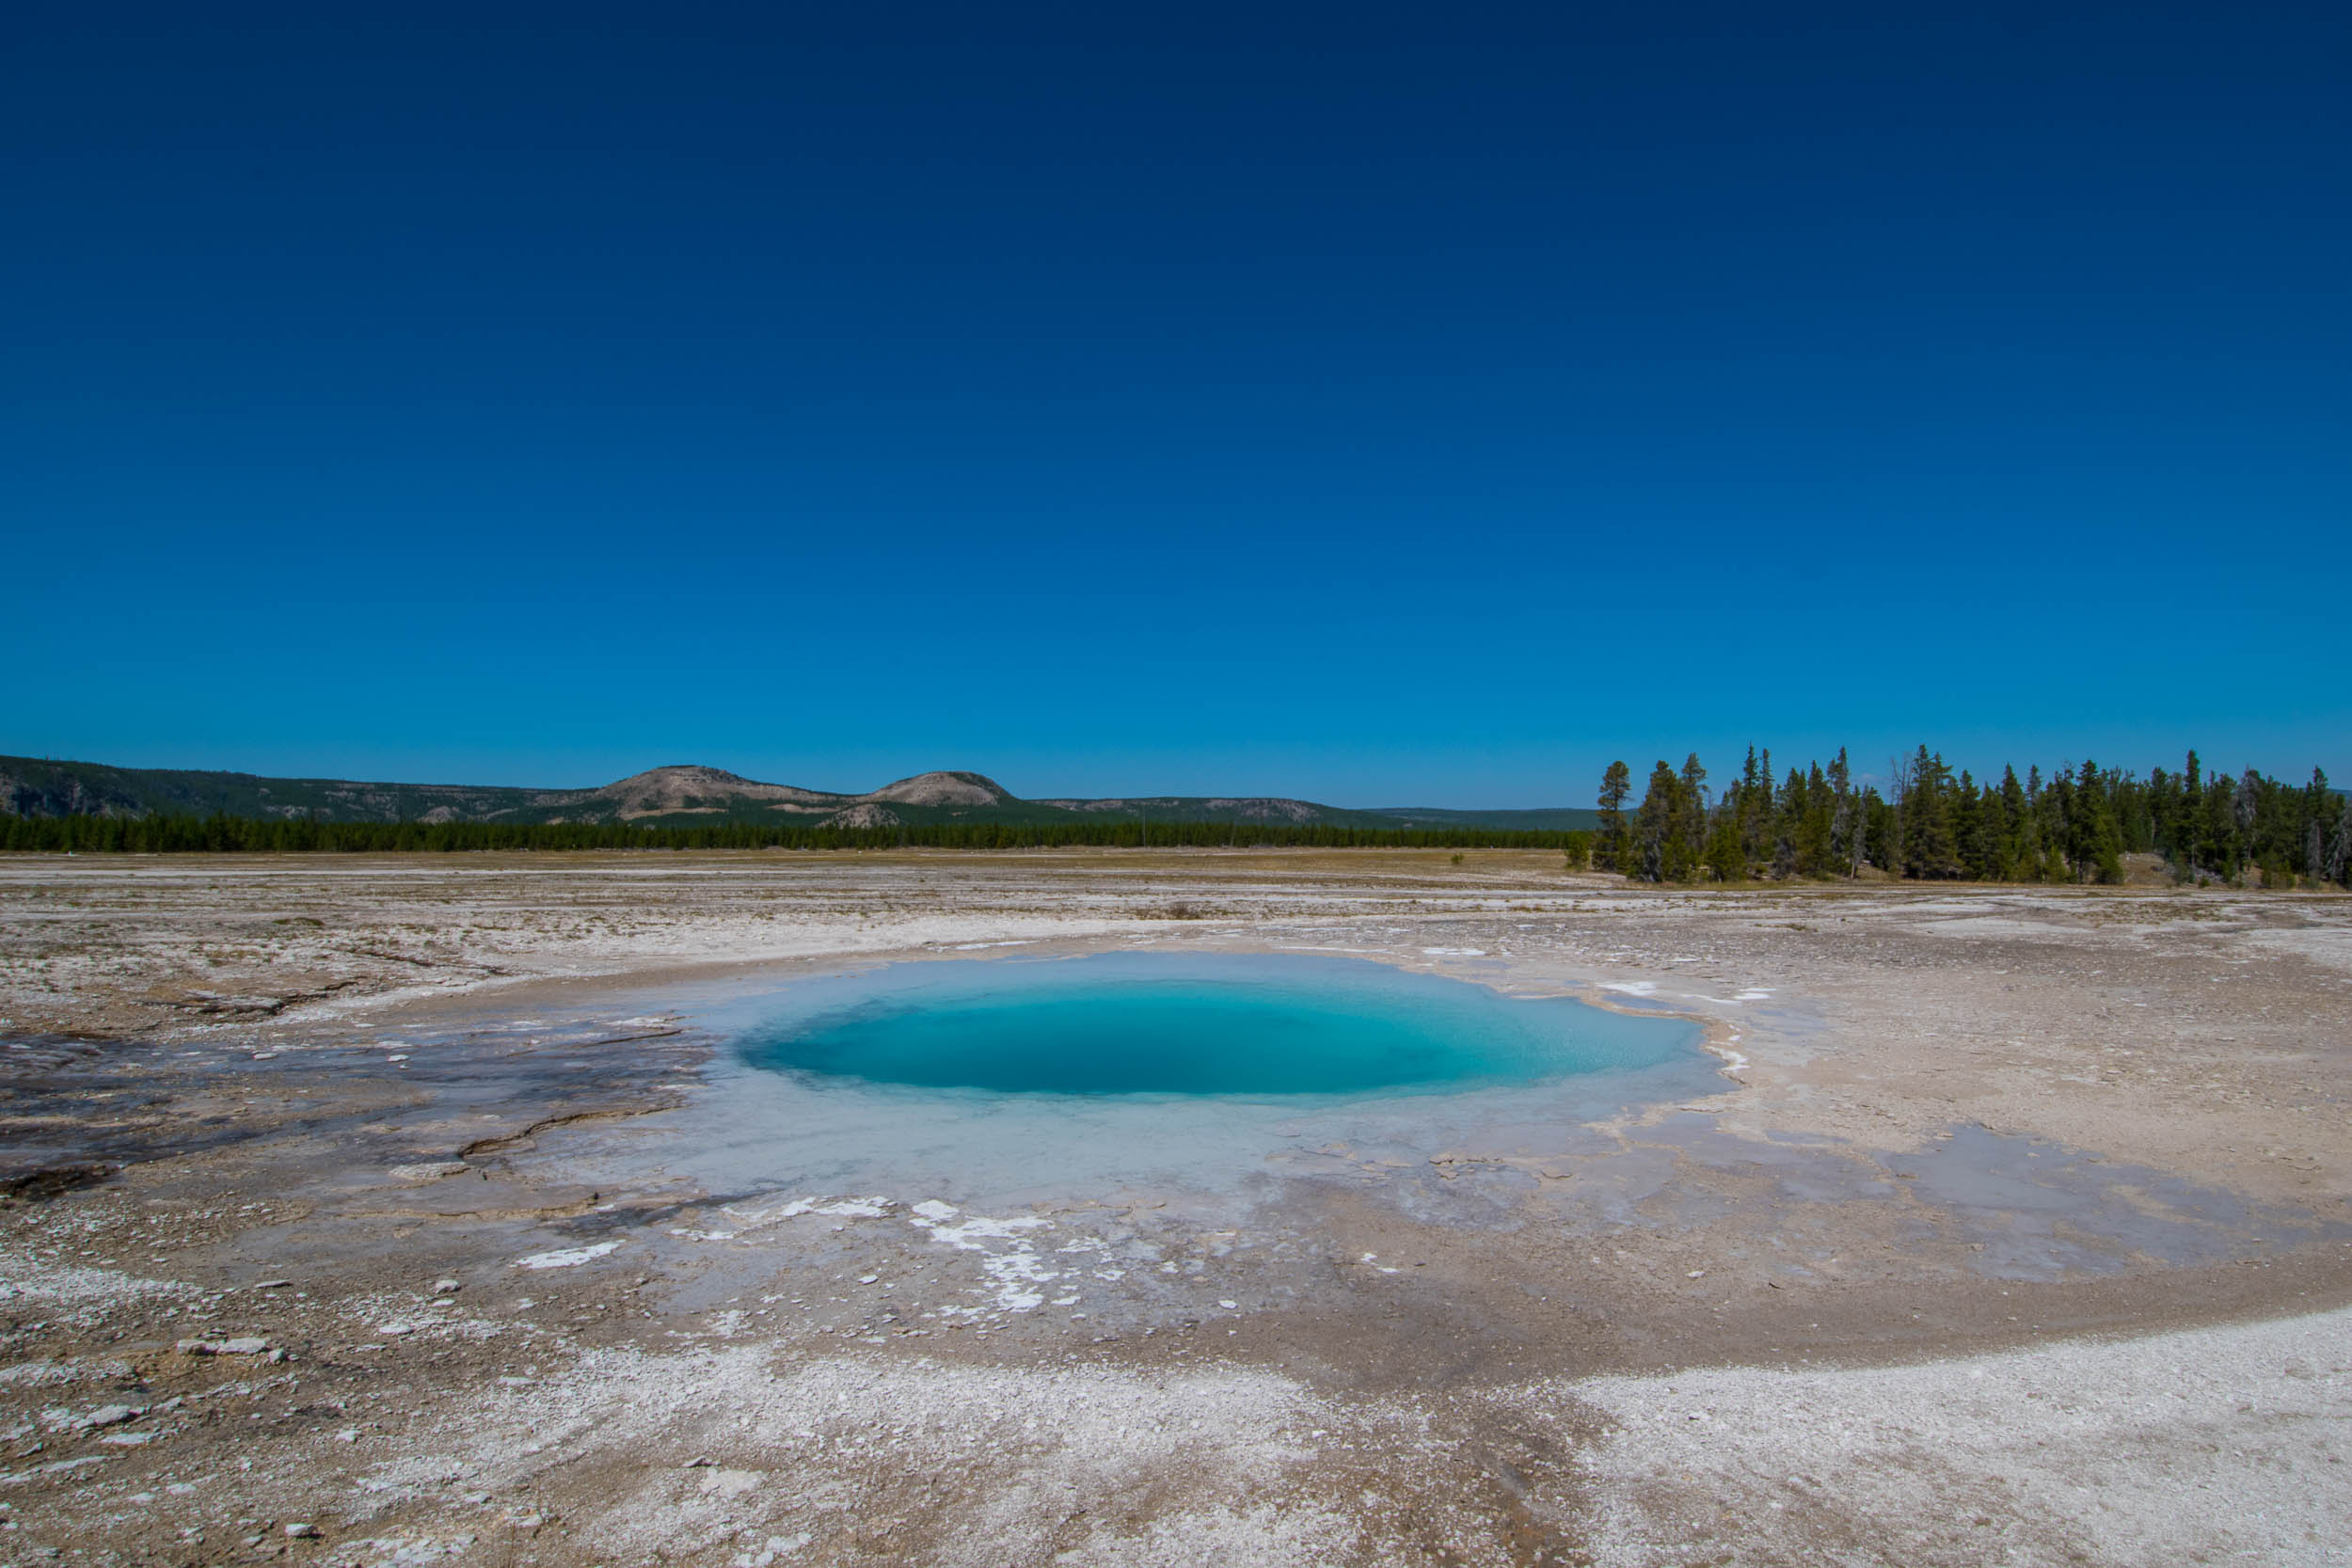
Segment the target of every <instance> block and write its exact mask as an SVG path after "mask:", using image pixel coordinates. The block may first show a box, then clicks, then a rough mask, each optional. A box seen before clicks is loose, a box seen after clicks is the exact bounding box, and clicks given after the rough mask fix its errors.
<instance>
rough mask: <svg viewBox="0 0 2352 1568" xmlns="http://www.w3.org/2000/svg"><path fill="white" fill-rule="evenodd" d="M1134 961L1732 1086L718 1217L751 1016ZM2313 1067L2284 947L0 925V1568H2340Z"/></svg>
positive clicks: (2312, 1018) (909, 888)
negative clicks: (989, 968)
mask: <svg viewBox="0 0 2352 1568" xmlns="http://www.w3.org/2000/svg"><path fill="white" fill-rule="evenodd" d="M1128 948H1157V949H1169V950H1216V951H1230V952H1260V951H1279V952H1308V953H1339V954H1347V955H1351V956H1356V957H1361V958H1373V959H1375V960H1377V961H1381V962H1387V963H1392V964H1397V965H1402V966H1406V967H1409V968H1413V969H1418V970H1423V971H1428V972H1432V973H1438V974H1449V975H1454V976H1457V977H1460V978H1463V979H1468V980H1473V981H1478V982H1481V983H1484V984H1487V985H1491V986H1495V987H1498V988H1500V989H1502V990H1510V991H1515V992H1520V993H1526V994H1574V995H1579V996H1581V997H1584V998H1586V999H1588V1000H1591V1001H1594V1002H1597V1003H1599V1004H1601V1005H1604V1006H1613V1007H1618V1008H1623V1009H1629V1010H1646V1011H1662V1012H1668V1013H1673V1014H1676V1015H1679V1016H1685V1017H1688V1018H1691V1019H1693V1020H1696V1021H1698V1022H1699V1023H1700V1024H1701V1025H1702V1026H1703V1027H1704V1029H1705V1031H1706V1041H1707V1048H1708V1052H1709V1053H1711V1054H1712V1057H1713V1060H1714V1062H1715V1064H1718V1065H1715V1066H1712V1067H1709V1066H1707V1065H1706V1064H1703V1063H1702V1064H1700V1065H1699V1067H1698V1068H1697V1069H1695V1070H1694V1073H1693V1075H1692V1078H1691V1079H1690V1080H1689V1082H1688V1083H1687V1084H1686V1085H1684V1086H1683V1087H1682V1088H1681V1089H1680V1091H1679V1092H1677V1094H1675V1095H1674V1096H1673V1097H1671V1098H1670V1099H1667V1100H1662V1101H1649V1102H1636V1103H1626V1104H1622V1105H1617V1106H1613V1107H1610V1108H1607V1109H1606V1110H1605V1111H1602V1112H1597V1113H1596V1114H1593V1115H1591V1116H1588V1117H1558V1116H1547V1115H1539V1114H1536V1113H1535V1112H1534V1111H1533V1110H1530V1111H1528V1112H1527V1113H1525V1114H1517V1113H1513V1112H1510V1111H1508V1110H1504V1111H1501V1112H1498V1111H1496V1110H1495V1109H1494V1108H1493V1107H1492V1106H1491V1105H1487V1106H1486V1108H1485V1109H1482V1110H1481V1111H1480V1112H1479V1113H1478V1114H1477V1115H1475V1116H1464V1117H1453V1118H1451V1119H1448V1118H1446V1117H1437V1116H1430V1117H1422V1118H1421V1119H1419V1120H1414V1119H1411V1118H1405V1119H1391V1120H1389V1121H1384V1122H1379V1123H1377V1124H1376V1125H1375V1124H1373V1123H1369V1122H1368V1123H1366V1124H1365V1126H1364V1128H1363V1129H1362V1131H1361V1132H1360V1133H1359V1134H1351V1135H1348V1136H1333V1135H1330V1130H1329V1128H1328V1127H1327V1126H1323V1125H1321V1124H1311V1123H1310V1122H1308V1121H1305V1120H1302V1121H1301V1122H1300V1123H1299V1124H1298V1125H1297V1127H1295V1128H1294V1129H1290V1130H1289V1131H1287V1132H1283V1133H1282V1134H1281V1135H1280V1136H1279V1137H1274V1138H1272V1139H1271V1141H1270V1142H1269V1143H1268V1146H1267V1147H1266V1148H1263V1149H1260V1150H1257V1151H1256V1152H1254V1153H1253V1154H1252V1155H1251V1157H1250V1159H1249V1160H1248V1168H1247V1169H1242V1168H1235V1169H1233V1170H1232V1171H1230V1172H1228V1173H1226V1175H1227V1176H1228V1177H1229V1178H1230V1180H1219V1181H1200V1180H1159V1181H1154V1180H1137V1179H1136V1178H1134V1177H1133V1176H1121V1177H1119V1178H1117V1179H1109V1178H1105V1179H1103V1180H1089V1179H1088V1177H1087V1175H1086V1173H1085V1172H1084V1171H1083V1170H1082V1169H1077V1168H1075V1167H1073V1166H1072V1165H1071V1164H1069V1163H1068V1162H1067V1161H1057V1160H1052V1159H1046V1158H1043V1157H1042V1153H1043V1151H1041V1158H1040V1159H1039V1160H1038V1161H1037V1162H1036V1163H1035V1166H1034V1168H1033V1169H1032V1170H1030V1171H1029V1172H1028V1173H1027V1174H1025V1176H1023V1177H1021V1178H1020V1179H1019V1180H1005V1179H1002V1178H994V1179H991V1180H988V1181H981V1180H978V1179H977V1178H974V1179H973V1180H968V1181H964V1182H962V1183H961V1184H959V1182H958V1180H957V1178H956V1176H955V1174H954V1172H953V1171H951V1170H946V1169H943V1170H942V1171H940V1172H939V1173H937V1175H936V1179H935V1180H933V1179H930V1178H927V1179H926V1184H923V1185H919V1186H908V1187H902V1188H900V1189H898V1190H891V1191H880V1190H876V1188H875V1187H874V1186H873V1185H871V1184H870V1183H869V1184H865V1185H858V1184H854V1183H853V1182H852V1181H851V1177H852V1176H853V1175H854V1174H855V1172H853V1171H852V1170H850V1168H849V1167H848V1166H846V1165H845V1166H844V1167H843V1174H842V1178H841V1180H840V1182H839V1183H836V1184H829V1183H827V1182H826V1181H823V1180H818V1179H816V1178H814V1177H811V1176H809V1175H808V1174H807V1173H806V1171H805V1170H803V1169H801V1168H800V1167H794V1168H795V1169H796V1171H797V1172H798V1173H799V1174H798V1175H797V1176H796V1180H793V1181H792V1182H789V1183H779V1182H775V1181H768V1180H760V1179H759V1177H758V1172H759V1169H760V1168H761V1167H760V1166H759V1164H758V1160H757V1156H758V1153H759V1151H758V1149H757V1148H753V1150H752V1152H751V1153H750V1154H748V1155H747V1154H745V1153H744V1152H743V1146H742V1133H741V1128H740V1125H739V1124H740V1122H741V1120H742V1117H743V1116H744V1114H745V1113H744V1110H743V1102H742V1101H741V1098H740V1096H739V1095H737V1094H735V1093H734V1092H733V1091H732V1090H730V1088H729V1084H730V1083H731V1082H736V1081H737V1080H730V1079H729V1077H728V1075H727V1070H728V1063H729V1061H730V1053H729V1049H728V1042H727V1036H726V1032H725V1029H724V1027H723V1024H722V1022H720V1020H721V1019H722V1018H723V1013H724V1008H725V1006H726V1003H727V1001H728V999H729V998H731V997H735V996H738V995H739V994H741V992H742V991H743V990H744V989H745V988H746V987H753V986H761V985H767V986H772V985H775V984H778V983H782V982H785V981H788V980H789V979H791V978H792V977H794V976H796V975H808V974H820V973H828V972H832V971H834V970H837V969H839V968H840V967H842V966H844V965H856V964H863V963H871V962H877V961H882V960H894V961H895V960H917V961H928V960H931V959H937V958H987V957H991V956H1006V955H1016V954H1017V955H1021V956H1033V955H1053V954H1061V953H1081V952H1090V951H1101V950H1111V949H1128ZM2348 1002H2352V900H2348V899H2344V898H2342V897H2337V896H2330V895H2306V894H2283V893H2241V892H2231V891H2222V890H2212V891H2181V890H2172V889H2169V888H2128V889H2118V890H2075V889H2021V888H2006V887H2004V888H1993V887H1973V886H1944V887H1931V888H1922V887H1917V886H1896V885H1890V884H1878V885H1872V886H1837V887H1795V886H1777V887H1770V888H1756V889H1742V890H1736V891H1724V892H1711V893H1710V892H1692V891H1688V890H1671V889H1669V890H1655V889H1641V888H1633V887H1629V886H1627V885H1625V884H1623V883H1622V882H1620V881H1619V880H1618V879H1614V878H1611V877H1603V876H1580V875H1571V874H1568V873H1565V872H1563V871H1562V870H1561V869H1560V868H1559V862H1558V859H1557V857H1556V856H1549V855H1539V854H1534V853H1525V854H1521V853H1511V852H1500V851H1498V852H1482V853H1470V854H1466V855H1464V856H1462V857H1460V858H1459V861H1458V863H1457V862H1456V861H1455V859H1454V858H1453V857H1449V856H1447V855H1445V854H1442V853H1434V852H1433V853H1418V852H1393V853H1391V852H1382V851H1347V852H1339V853H1313V852H1274V851H1259V852H1238V853H1217V852H1209V851H1202V852H1191V853H1184V854H1167V855H1158V854H1151V855H1147V854H1140V853H1136V852H1134V851H1126V852H1116V851H1112V852H1097V853H1074V854H1047V853H1005V854H997V855H988V856H955V855H947V854H926V853H903V854H869V855H815V854H786V853H765V854H762V853H744V854H737V855H707V856H697V855H684V854H668V853H649V854H640V855H613V856H598V855H586V854H581V855H543V856H515V857H499V856H448V857H432V856H424V855H412V856H402V857H387V858H383V859H363V858H356V857H350V858H347V857H326V856H318V857H287V858H277V859H240V858H234V857H191V858H185V859H171V858H164V859H152V858H133V857H124V858H103V859H89V858H82V859H68V858H31V857H24V858H15V859H9V860H5V861H0V1041H4V1042H5V1045H4V1047H0V1085H4V1086H5V1087H4V1092H5V1099H0V1179H5V1180H6V1181H7V1183H8V1197H7V1200H6V1202H5V1205H0V1335H4V1337H5V1338H4V1342H0V1438H4V1439H5V1441H6V1443H7V1449H6V1451H5V1455H0V1563H21V1564H30V1563H36V1562H44V1561H66V1562H74V1563H92V1564H95V1563H133V1562H137V1563H148V1562H159V1563H209V1562H232V1561H258V1560H291V1561H298V1562H306V1563H333V1564H371V1565H373V1564H422V1563H440V1562H448V1563H453V1564H496V1565H501V1568H503V1565H505V1564H509V1563H546V1564H592V1563H593V1564H612V1565H620V1564H644V1563H654V1562H679V1563H707V1564H714V1565H718V1564H727V1565H740V1568H771V1565H775V1564H803V1563H806V1564H818V1563H823V1564H831V1563H861V1564H862V1563H876V1564H879V1563H939V1564H975V1565H979V1564H987V1565H996V1564H1016V1563H1021V1564H1025V1563H1048V1562H1058V1563H1081V1564H1098V1563H1099V1564H1120V1565H1123V1564H1137V1565H1141V1564H1162V1563H1165V1564H1180V1563H1217V1564H1249V1563H1268V1564H1275V1563H1280V1564H1308V1563H1351V1564H1352V1563H1361V1564H1389V1563H1399V1564H1421V1563H1427V1564H1498V1565H1500V1564H1536V1563H1591V1564H1602V1563H1606V1564H1629V1565H1645V1568H1646V1565H1650V1564H1659V1565H1664V1564H1696V1563H1758V1564H1778V1563H1816V1562H1836V1563H1855V1564H1861V1563H1900V1564H1910V1565H1930V1564H1947V1563H1949V1564H1962V1563H1967V1564H1976V1563H1990V1562H2014V1563H2063V1562H2092V1563H2101V1564H2150V1565H2154V1564H2173V1563H2182V1562H2195V1561H2213V1562H2220V1561H2258V1562H2265V1563H2292V1564H2304V1563H2309V1564H2320V1563H2343V1562H2345V1561H2347V1560H2352V1548H2347V1546H2346V1544H2345V1541H2346V1535H2345V1531H2344V1525H2343V1521H2344V1519H2345V1518H2347V1517H2352V1477H2347V1473H2346V1465H2345V1459H2346V1454H2347V1447H2348V1445H2352V1427H2348V1426H2347V1420H2348V1419H2352V1207H2348V1206H2347V1199H2348V1198H2352V1129H2348V1128H2347V1113H2348V1108H2352V1099H2348V1097H2347V1077H2346V1069H2347V1067H2348V1066H2352V1027H2347V1020H2352V1006H2347V1003H2348ZM1482 1103H1484V1102H1482ZM730 1151H731V1152H730ZM786 1152H787V1153H788V1151H786ZM778 1158H779V1159H782V1158H783V1156H782V1155H779V1156H778ZM787 1164H788V1162H787Z"/></svg>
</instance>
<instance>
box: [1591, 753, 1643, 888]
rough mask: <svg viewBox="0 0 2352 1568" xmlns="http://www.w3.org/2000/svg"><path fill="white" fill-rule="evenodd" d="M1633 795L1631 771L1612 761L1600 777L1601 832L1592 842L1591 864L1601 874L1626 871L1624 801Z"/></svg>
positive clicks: (1622, 764) (1627, 869) (1628, 867)
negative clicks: (1595, 866) (1600, 871)
mask: <svg viewBox="0 0 2352 1568" xmlns="http://www.w3.org/2000/svg"><path fill="white" fill-rule="evenodd" d="M1632 793H1633V770H1632V769H1631V768H1628V767H1627V766H1626V765H1625V764H1624V763H1622V762H1613V763H1611V764H1610V765H1609V768H1608V771H1606V772H1604V773H1602V774H1601V776H1600V799H1599V802H1598V803H1599V806H1600V832H1599V835H1598V836H1597V837H1596V838H1595V839H1594V840H1593V863H1594V864H1595V865H1597V866H1598V867H1600V869H1602V870H1603V871H1629V870H1630V869H1631V867H1630V866H1629V865H1628V864H1627V863H1626V826H1625V802H1626V800H1627V798H1628V797H1629V796H1630V795H1631V794H1632Z"/></svg>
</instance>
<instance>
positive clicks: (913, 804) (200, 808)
mask: <svg viewBox="0 0 2352 1568" xmlns="http://www.w3.org/2000/svg"><path fill="white" fill-rule="evenodd" d="M0 812H6V813H8V814H10V815H12V816H212V815H214V814H215V813H216V812H222V813H226V814H228V815H229V816H249V817H262V818H269V817H279V818H286V819H303V818H307V819H311V820H316V821H321V822H510V823H537V822H636V823H642V824H644V825H645V826H648V827H691V826H693V825H696V824H700V823H708V822H713V821H757V822H796V823H804V824H806V825H808V826H812V827H840V828H887V827H893V826H896V825H898V824H900V823H922V822H957V821H963V822H986V821H995V822H1056V821H1086V820H1097V821H1099V820H1101V819H1102V818H1103V817H1104V816H1112V817H1119V818H1137V817H1142V818H1149V819H1151V820H1152V821H1159V822H1228V821H1239V822H1288V823H1330V824H1333V825H1337V826H1346V827H1359V828H1416V827H1425V828H1450V827H1494V828H1589V827H1591V826H1592V825H1593V822H1594V819H1595V814H1594V813H1593V812H1591V811H1589V810H1584V809H1581V808H1576V807H1554V808H1549V809H1543V810H1534V811H1496V812H1478V811H1454V810H1449V809H1445V808H1440V807H1419V806H1415V807H1395V808H1391V809H1385V810H1379V811H1355V810H1349V809H1347V808H1344V807H1340V806H1326V805H1320V804H1318V803H1316V802H1314V801H1312V800H1290V799H1287V798H1285V797H1279V796H1185V795H1163V796H1139V797H1138V796H1131V797H1120V798H1115V799H1106V800H1075V799H1056V800H1022V799H1020V798H1019V797H1017V796H1015V795H1014V794H1013V793H1012V792H1011V791H1009V790H1008V789H1006V788H1005V787H1004V785H1002V784H998V783H997V782H996V781H995V780H993V779H991V778H989V777H988V776H987V775H986V774H983V773H972V772H965V771H961V770H955V769H951V770H943V771H940V772H932V773H917V774H915V775H914V777H912V778H906V779H900V780H898V782H896V783H895V784H884V785H883V786H882V788H880V789H876V790H871V791H868V792H867V793H866V794H863V795H851V794H843V793H840V792H837V791H833V790H822V789H803V788H801V787H799V786H798V785H794V784H763V783H761V782H759V781H758V780H755V779H746V778H744V777H742V776H741V775H740V774H736V773H730V772H727V771H726V770H724V769H723V768H707V767H704V766H701V765H699V764H693V763H677V764H672V765H670V766H667V767H662V768H648V769H647V770H646V771H644V772H643V773H633V774H631V775H630V776H629V777H628V778H626V779H619V780H616V781H614V782H613V783H612V784H605V785H603V786H601V787H599V788H596V789H532V788H526V787H522V786H518V785H512V784H366V783H360V782H358V781H355V780H349V779H274V778H266V777H263V776H262V775H260V774H255V773H229V772H208V771H202V770H198V769H188V768H116V767H113V766H111V765H109V764H106V763H96V762H52V761H48V760H46V759H43V758H39V757H5V756H0Z"/></svg>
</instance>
